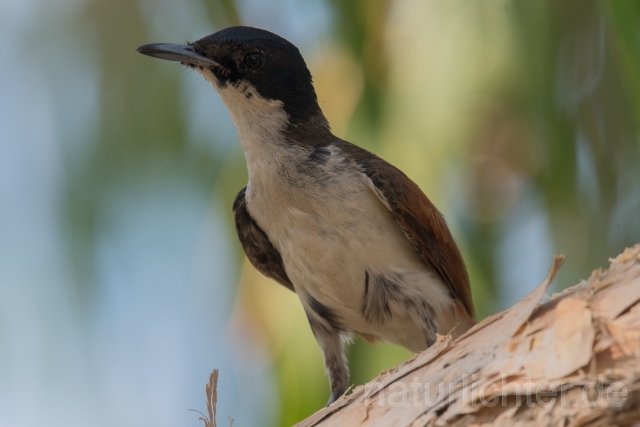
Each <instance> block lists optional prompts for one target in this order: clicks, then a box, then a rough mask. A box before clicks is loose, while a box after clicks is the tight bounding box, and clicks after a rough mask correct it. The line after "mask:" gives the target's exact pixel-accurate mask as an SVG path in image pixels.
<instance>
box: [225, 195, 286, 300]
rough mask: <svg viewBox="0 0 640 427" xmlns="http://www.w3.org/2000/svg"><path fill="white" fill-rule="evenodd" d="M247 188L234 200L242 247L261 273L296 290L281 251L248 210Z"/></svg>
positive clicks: (237, 229) (237, 228)
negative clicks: (285, 267) (283, 261)
mask: <svg viewBox="0 0 640 427" xmlns="http://www.w3.org/2000/svg"><path fill="white" fill-rule="evenodd" d="M246 190H247V188H246V187H245V188H243V189H242V190H240V192H239V193H238V195H237V196H236V199H235V201H234V202H233V213H234V216H235V222H236V231H237V233H238V238H239V239H240V244H241V245H242V249H243V250H244V253H245V254H247V258H249V261H251V264H253V266H254V267H255V268H256V269H257V270H258V271H259V272H260V273H262V274H264V275H265V276H267V277H269V278H270V279H273V280H275V281H276V282H278V283H280V284H281V285H282V286H284V287H286V288H287V289H290V290H292V291H293V292H295V290H294V288H293V284H292V283H291V280H289V276H287V272H286V271H285V269H284V265H283V263H282V257H280V253H278V250H277V249H276V248H275V247H274V246H273V245H272V244H271V242H270V241H269V238H268V237H267V235H266V234H265V232H264V231H262V229H261V228H260V227H259V226H258V224H256V222H255V221H254V220H253V218H251V215H250V214H249V211H247V201H246V199H245V192H246Z"/></svg>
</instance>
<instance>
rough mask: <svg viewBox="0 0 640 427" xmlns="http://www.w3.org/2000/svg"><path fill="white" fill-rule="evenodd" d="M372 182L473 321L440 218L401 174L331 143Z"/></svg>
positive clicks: (464, 281) (463, 273)
mask: <svg viewBox="0 0 640 427" xmlns="http://www.w3.org/2000/svg"><path fill="white" fill-rule="evenodd" d="M333 143H334V144H336V145H337V146H338V147H339V148H340V149H341V150H342V151H343V152H344V153H345V154H348V155H349V157H351V158H352V159H353V160H354V161H355V162H356V164H358V166H359V167H360V169H361V170H362V171H363V172H364V173H365V175H366V176H367V177H368V178H369V179H370V180H371V184H372V185H373V188H372V190H373V191H374V192H375V193H376V195H377V196H378V198H379V199H380V200H381V201H382V203H383V204H384V205H385V206H386V207H387V208H388V209H389V210H390V211H391V213H392V215H393V217H394V219H395V220H396V222H397V224H398V225H399V226H400V228H402V231H403V232H404V234H405V236H407V239H409V241H410V242H411V243H412V244H413V245H414V246H415V248H416V250H417V251H418V253H420V256H421V257H422V261H423V262H424V263H425V264H426V265H427V266H428V267H429V268H430V269H431V270H432V271H433V272H434V273H435V274H436V275H437V276H438V277H439V278H440V280H442V282H443V283H444V284H445V285H446V286H447V288H448V289H449V292H450V293H451V295H452V296H453V297H454V298H455V299H456V300H458V301H459V303H460V305H461V306H462V307H463V308H464V311H466V313H467V314H468V315H469V316H470V317H471V319H470V320H471V321H472V323H473V322H474V319H475V310H474V308H473V300H472V299H471V289H470V287H469V276H468V275H467V269H466V268H465V266H464V261H463V260H462V256H461V255H460V251H459V250H458V246H457V245H456V242H455V241H454V240H453V236H451V232H450V231H449V228H448V227H447V224H446V222H445V220H444V217H443V216H442V214H441V213H440V212H439V211H438V210H437V209H436V207H435V206H434V205H433V203H431V201H430V200H429V199H428V198H427V196H425V194H424V193H423V192H422V190H420V188H419V187H418V185H417V184H416V183H414V182H413V181H411V180H410V179H409V178H408V177H407V176H406V175H405V174H404V173H402V171H400V170H399V169H397V168H396V167H394V166H393V165H391V164H389V163H387V162H385V161H384V160H382V159H381V158H379V157H377V156H376V155H374V154H372V153H370V152H368V151H367V150H364V149H362V148H360V147H358V146H356V145H353V144H351V143H349V142H347V141H343V140H341V139H338V138H336V139H335V140H334V141H333Z"/></svg>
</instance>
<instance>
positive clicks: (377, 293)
mask: <svg viewBox="0 0 640 427" xmlns="http://www.w3.org/2000/svg"><path fill="white" fill-rule="evenodd" d="M398 279H399V277H394V276H391V277H389V276H386V275H383V274H375V273H370V272H369V271H365V272H364V297H363V299H362V306H361V307H360V312H361V313H362V315H363V316H364V318H365V319H366V321H367V322H368V323H370V324H373V325H382V324H384V323H386V322H388V321H389V320H391V307H390V306H389V303H390V302H391V301H401V300H403V299H404V298H403V296H402V290H401V288H400V286H399V285H398Z"/></svg>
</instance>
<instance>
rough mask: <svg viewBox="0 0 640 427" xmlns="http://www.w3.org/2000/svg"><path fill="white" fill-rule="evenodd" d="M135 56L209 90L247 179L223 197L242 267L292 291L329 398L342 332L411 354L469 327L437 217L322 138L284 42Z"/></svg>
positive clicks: (367, 156) (364, 154) (458, 263)
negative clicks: (175, 69)
mask: <svg viewBox="0 0 640 427" xmlns="http://www.w3.org/2000/svg"><path fill="white" fill-rule="evenodd" d="M136 51H137V52H139V53H142V54H144V55H149V56H152V57H155V58H160V59H165V60H169V61H177V62H180V63H181V64H182V65H184V66H186V67H188V68H190V69H193V70H195V71H196V72H198V73H199V74H201V75H202V76H204V78H205V79H206V80H207V81H208V82H209V83H210V84H211V86H213V89H215V91H216V92H217V93H218V94H219V96H220V97H221V99H222V101H223V102H224V104H225V105H226V107H227V109H228V111H229V113H230V115H231V118H232V120H233V123H234V125H235V127H236V130H237V132H238V135H239V137H240V143H241V145H242V148H243V151H244V155H245V160H246V164H247V171H248V182H247V185H246V187H245V188H243V189H242V190H240V192H239V193H238V195H237V196H236V198H235V200H234V202H233V213H234V219H235V226H236V231H237V234H238V238H239V240H240V243H241V246H242V248H243V250H244V252H245V254H246V256H247V258H248V259H249V261H250V262H251V264H253V266H254V267H255V268H256V269H257V270H258V271H260V272H261V273H262V274H263V275H265V276H267V277H269V278H271V279H273V280H274V281H276V282H278V283H279V284H281V285H282V286H284V287H286V288H287V289H289V290H290V291H293V292H295V293H296V294H297V296H298V298H299V300H300V302H301V304H302V307H303V309H304V312H305V313H306V317H307V319H308V322H309V325H310V328H311V332H312V333H313V335H314V337H315V339H316V341H317V343H318V345H319V346H320V349H321V351H322V355H323V360H324V366H325V370H326V374H327V376H328V378H329V385H330V390H331V396H330V398H329V402H328V403H327V406H329V405H331V404H332V403H333V402H335V401H336V400H337V399H339V398H340V397H341V396H342V395H343V394H344V393H345V391H346V390H347V386H348V382H349V369H348V363H347V359H346V356H345V345H346V343H347V342H349V340H350V339H351V338H352V337H353V336H354V335H356V336H359V337H361V338H363V339H364V340H366V341H368V342H371V343H374V342H377V341H384V342H391V343H394V344H398V345H400V346H402V347H404V348H406V349H408V350H410V351H412V352H415V353H418V352H420V351H423V350H425V349H426V348H428V347H429V346H431V345H433V344H434V342H435V341H436V340H437V334H441V335H445V334H447V333H452V334H454V336H457V335H460V334H462V333H463V332H465V331H466V330H468V329H469V328H471V327H472V326H473V325H474V324H475V312H474V306H473V301H472V297H471V290H470V285H469V277H468V274H467V270H466V267H465V264H464V261H463V258H462V256H461V253H460V250H459V248H458V246H457V244H456V242H455V240H454V239H453V237H452V234H451V232H450V230H449V228H448V226H447V224H446V222H445V219H444V217H443V215H442V214H441V213H440V212H439V211H438V209H437V208H436V207H435V206H434V205H433V203H432V202H431V201H430V200H429V198H427V196H426V195H425V194H424V193H423V192H422V191H421V190H420V188H419V187H418V185H417V184H415V183H414V182H413V181H412V180H411V179H410V178H409V177H407V175H405V174H404V173H403V172H402V171H400V170H399V169H398V168H396V167H394V166H392V165H391V164H390V163H388V162H386V161H385V160H383V159H381V158H380V157H378V156H376V155H374V154H372V153H371V152H369V151H367V150H365V149H363V148H360V147H359V146H357V145H354V144H352V143H350V142H347V141H345V140H343V139H341V138H339V137H337V136H335V135H334V134H333V133H332V131H331V128H330V126H329V123H328V121H327V119H326V118H325V116H324V114H323V112H322V110H321V108H320V106H319V104H318V98H317V95H316V92H315V89H314V86H313V81H312V76H311V73H310V71H309V69H308V67H307V65H306V63H305V61H304V58H303V57H302V55H301V53H300V51H299V50H298V48H297V47H296V46H295V45H293V44H292V43H291V42H289V41H287V40H286V39H284V38H282V37H280V36H278V35H276V34H274V33H272V32H269V31H267V30H263V29H259V28H253V27H246V26H234V27H229V28H225V29H222V30H220V31H218V32H215V33H213V34H211V35H208V36H206V37H203V38H201V39H199V40H196V41H194V42H188V43H186V44H168V43H154V44H147V45H143V46H140V47H139V48H138V49H136Z"/></svg>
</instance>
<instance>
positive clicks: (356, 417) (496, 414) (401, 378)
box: [297, 245, 640, 427]
mask: <svg viewBox="0 0 640 427" xmlns="http://www.w3.org/2000/svg"><path fill="white" fill-rule="evenodd" d="M561 264H562V259H561V258H556V259H555V261H554V265H553V266H552V268H551V271H550V273H549V277H548V278H547V280H545V281H544V282H543V283H542V284H541V285H540V286H539V287H538V288H536V290H534V291H533V292H532V293H531V294H530V295H529V296H527V297H526V298H525V299H523V300H522V301H520V302H519V303H517V304H516V305H515V306H513V307H511V308H510V309H508V310H506V311H504V312H502V313H498V314H496V315H493V316H491V317H488V318H486V319H484V320H483V321H482V322H480V323H479V324H478V325H476V326H475V327H474V328H473V329H471V330H470V331H469V332H467V333H466V334H465V335H463V336H462V337H460V338H458V339H456V340H452V339H451V337H449V336H441V337H439V339H438V341H437V342H436V344H434V345H433V346H432V347H430V348H429V349H427V350H425V351H424V352H422V353H420V354H418V355H416V356H415V357H414V358H412V359H411V360H409V361H407V362H405V363H404V364H402V365H400V366H398V367H396V368H394V369H392V370H390V371H387V372H384V373H382V374H381V375H380V376H378V377H377V378H376V379H375V380H373V381H372V382H371V383H368V384H366V385H364V386H358V387H356V388H355V389H354V390H353V392H352V393H351V394H350V395H348V396H343V397H342V398H341V399H340V400H338V401H337V402H336V403H335V404H333V405H332V406H331V407H329V408H325V409H322V410H321V411H319V412H317V413H316V414H314V415H313V416H311V417H309V418H308V419H306V420H304V421H302V422H300V423H299V424H297V426H299V427H312V426H317V427H329V426H340V427H350V426H385V427H387V426H397V427H402V426H441V425H447V426H587V425H588V426H640V363H639V362H640V245H637V246H635V247H633V248H630V249H627V250H626V251H625V252H624V253H622V254H621V255H619V256H618V257H617V258H616V259H614V260H611V266H610V268H609V269H608V270H606V271H604V272H602V271H601V270H596V271H594V272H593V274H592V275H591V277H590V278H589V279H588V280H586V281H582V282H581V283H579V284H578V285H576V286H574V287H572V288H570V289H567V290H565V291H564V292H562V293H560V294H557V295H553V296H552V297H550V298H548V297H546V296H545V291H546V290H547V288H548V286H549V284H550V283H551V281H552V280H553V276H554V275H555V272H556V271H557V269H558V268H559V267H560V265H561ZM543 299H545V300H546V302H544V303H541V301H542V300H543Z"/></svg>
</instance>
